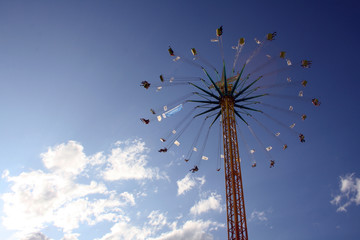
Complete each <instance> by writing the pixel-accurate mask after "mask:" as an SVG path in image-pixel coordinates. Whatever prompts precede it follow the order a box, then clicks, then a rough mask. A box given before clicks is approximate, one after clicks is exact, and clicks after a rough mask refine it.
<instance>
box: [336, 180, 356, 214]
mask: <svg viewBox="0 0 360 240" xmlns="http://www.w3.org/2000/svg"><path fill="white" fill-rule="evenodd" d="M354 175H355V173H352V174H347V175H345V176H343V177H342V176H340V186H339V188H340V189H339V190H340V194H338V195H336V196H334V198H333V199H332V200H331V201H330V203H331V204H333V205H336V206H338V208H337V210H336V211H337V212H346V211H347V209H346V208H347V207H349V206H350V205H351V204H352V203H355V204H356V205H360V178H354Z"/></svg>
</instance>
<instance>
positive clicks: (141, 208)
mask: <svg viewBox="0 0 360 240" xmlns="http://www.w3.org/2000/svg"><path fill="white" fill-rule="evenodd" d="M358 10H359V3H357V2H356V1H327V2H326V4H324V3H323V2H321V1H251V2H249V3H246V2H243V3H242V2H240V1H223V2H220V1H35V2H29V1H0V109H1V124H0V133H1V134H0V146H1V147H0V161H1V165H0V166H1V168H0V170H1V173H2V178H1V182H0V194H1V195H0V198H1V201H0V202H1V204H0V215H1V225H0V237H1V239H8V240H10V239H26V240H30V239H33V240H34V239H36V240H38V239H56V240H57V239H59V240H60V239H62V240H73V239H102V240H104V239H109V240H110V239H126V240H130V239H156V240H160V239H162V240H164V239H168V240H169V239H194V240H195V239H226V235H227V231H226V201H225V189H224V186H225V185H224V172H223V170H221V171H219V172H218V171H216V169H217V167H218V164H219V158H218V152H217V149H218V144H219V141H218V139H219V138H218V124H215V125H216V126H215V127H214V129H212V131H211V132H210V137H209V140H208V143H207V145H206V148H205V150H204V155H206V156H208V157H209V160H208V161H201V160H199V156H197V155H194V157H193V159H191V160H190V161H189V162H188V163H186V162H184V155H186V154H187V152H188V151H189V148H190V146H191V143H192V142H193V140H194V138H195V135H196V129H198V128H199V127H200V125H201V119H200V120H196V121H195V122H194V123H193V124H192V125H191V126H190V127H189V130H188V131H187V132H185V133H184V134H183V136H181V138H180V139H179V141H180V142H181V145H180V146H179V147H176V146H173V147H172V148H171V149H170V150H169V151H168V152H167V153H166V154H163V153H159V152H158V150H159V149H160V148H161V147H163V146H164V145H162V143H161V142H160V141H159V138H160V137H163V136H166V135H167V134H168V133H170V131H171V130H172V129H173V128H174V126H176V125H177V124H178V123H179V122H181V120H182V119H183V118H184V117H185V116H186V114H187V112H188V111H189V110H190V109H191V108H192V106H194V105H191V104H190V103H189V104H185V105H184V110H182V111H181V112H179V113H177V114H176V115H174V116H173V117H171V118H168V119H165V120H163V121H161V122H157V121H156V120H154V119H152V120H153V121H151V123H150V124H149V125H145V124H143V123H141V122H140V121H139V118H141V117H146V118H148V117H152V116H151V113H150V111H149V109H150V108H154V109H161V108H162V107H163V106H164V105H168V104H170V103H171V102H173V101H174V100H175V99H178V98H179V97H181V96H183V95H185V94H187V93H188V92H192V91H194V88H192V87H190V86H178V87H169V88H163V89H162V90H161V91H159V92H156V91H155V88H154V87H150V89H148V90H145V89H144V88H142V87H140V86H139V85H140V82H141V81H144V80H146V81H149V82H151V83H152V84H153V86H154V85H156V84H160V80H159V75H160V74H164V75H167V76H173V75H174V76H183V77H205V76H204V74H203V73H202V72H201V70H200V69H198V68H196V67H192V66H190V65H187V64H186V63H185V62H183V61H182V60H180V61H178V62H174V61H172V58H171V57H170V56H169V54H168V52H167V48H168V46H169V45H171V46H172V48H173V49H174V50H175V52H176V53H178V54H179V55H181V56H185V57H188V58H189V59H191V58H192V56H191V53H190V51H189V50H190V48H193V47H195V48H196V49H197V50H198V52H199V55H201V57H204V59H206V60H207V61H209V62H211V63H212V64H213V65H214V66H215V67H216V68H217V69H221V67H222V66H221V55H220V51H219V48H218V46H217V44H216V43H211V42H210V39H212V38H215V37H216V36H215V29H216V28H217V27H219V26H220V25H223V26H224V35H223V46H224V54H225V60H226V62H227V65H226V66H227V68H228V69H230V67H231V64H232V61H233V59H234V53H235V52H234V50H233V49H231V47H232V46H234V45H236V42H237V41H238V39H239V38H240V37H245V39H246V44H245V46H244V49H243V52H242V54H241V55H240V58H239V62H240V63H241V62H244V61H245V59H246V58H247V57H248V56H249V55H250V54H251V52H252V51H254V49H256V47H257V45H256V43H255V41H254V38H257V39H261V40H262V39H263V37H264V36H265V34H267V33H269V32H275V31H276V32H277V36H276V40H275V41H273V42H271V43H270V44H268V46H266V48H265V47H264V49H263V50H262V51H260V53H259V54H258V55H257V58H254V59H253V60H252V61H251V64H252V65H250V64H249V69H251V68H256V67H257V66H258V65H259V64H260V63H261V61H265V60H264V59H266V58H261V57H265V55H266V54H267V53H268V52H270V53H271V55H272V56H275V55H276V54H277V53H278V52H279V51H283V50H284V51H286V52H287V56H288V57H289V59H291V60H292V62H293V63H294V65H296V66H297V67H298V65H299V64H298V63H299V62H300V60H302V59H310V60H312V61H313V65H312V67H311V68H310V69H301V68H299V67H298V68H294V70H293V71H289V72H286V73H283V72H279V73H277V74H275V75H272V76H270V77H268V78H267V80H266V81H268V82H269V83H275V82H276V83H277V82H286V77H287V76H291V78H292V80H293V81H295V82H296V81H300V80H304V79H306V80H307V81H308V85H307V86H306V88H305V89H303V88H301V86H295V87H281V88H279V89H271V91H274V92H276V91H278V92H276V93H279V94H286V95H294V96H296V94H297V93H298V91H299V90H303V91H304V99H308V98H311V97H317V98H319V99H320V101H321V103H322V104H321V106H320V107H314V106H313V105H312V104H311V102H309V101H302V100H300V101H294V99H292V98H283V99H276V98H270V97H268V98H264V101H265V99H266V101H269V102H271V103H272V104H278V106H280V107H284V108H287V107H288V106H289V105H291V106H294V110H295V111H297V110H298V111H300V112H301V113H302V112H305V113H306V114H307V116H308V118H307V119H306V120H305V121H301V120H300V121H299V119H298V118H294V117H293V115H291V114H285V115H281V114H280V115H276V114H277V113H276V111H275V110H271V109H270V110H271V111H269V114H270V115H271V116H276V117H277V118H279V119H280V120H281V121H283V122H285V123H292V122H293V121H296V126H295V128H294V129H295V131H297V132H302V133H304V135H305V137H306V142H305V143H303V144H301V143H300V142H299V141H298V139H297V136H296V135H295V137H294V134H293V132H292V131H290V130H286V129H281V127H280V128H279V126H276V125H275V124H274V122H271V121H269V119H266V118H262V117H261V116H258V115H254V116H255V117H258V118H259V120H261V121H263V123H264V124H265V125H266V126H267V128H269V129H271V131H277V130H279V131H280V132H281V137H282V139H283V140H284V141H286V143H288V145H289V148H288V149H286V150H285V151H282V150H281V148H279V146H278V142H277V141H276V140H274V138H271V137H269V134H267V132H266V131H264V129H261V128H260V127H259V126H258V127H257V128H256V126H254V130H255V131H256V134H257V136H258V137H259V138H260V139H261V140H262V142H263V143H264V144H265V145H266V146H270V145H271V146H272V147H273V149H272V150H271V151H270V154H271V157H273V158H274V159H275V160H276V165H275V167H274V168H272V169H270V168H269V159H268V156H267V155H266V154H264V153H263V152H262V151H261V150H260V148H261V147H260V146H259V144H258V143H257V142H256V141H255V139H254V138H253V137H252V136H251V134H250V133H249V131H248V130H247V129H246V127H245V125H244V124H242V123H241V122H238V130H239V132H241V133H242V134H243V136H244V138H245V139H246V143H247V144H248V145H249V146H250V148H254V149H255V150H256V152H255V154H254V157H255V160H256V162H257V167H256V168H251V157H250V154H248V153H247V151H248V150H247V148H246V144H245V143H244V142H243V141H241V138H240V136H239V145H240V155H241V158H242V174H243V183H244V192H245V203H246V213H247V219H248V232H249V237H250V239H255V240H256V239H264V238H268V239H279V240H282V239H284V240H287V239H294V240H296V239H310V240H311V239H325V238H326V239H329V240H332V239H339V238H342V239H356V238H358V236H359V235H360V231H359V228H358V227H357V226H358V223H359V220H360V163H359V161H358V160H359V159H358V152H357V150H356V149H357V148H358V144H357V143H358V141H357V139H358V136H359V134H360V131H359V126H358V120H357V119H358V117H359V112H360V111H359V110H360V108H359V105H358V104H357V101H358V100H359V97H358V96H359V94H358V87H359V82H358V78H359V76H358V74H357V67H358V65H359V58H358V55H359V53H360V51H359V46H358V45H359V43H358V39H359V33H358V31H357V25H358V24H357V23H358V22H359V17H358V14H357V13H358ZM273 54H274V55H273ZM283 64H284V62H283ZM239 66H240V64H239ZM277 66H278V65H271V66H270V67H269V69H271V67H273V68H274V69H277ZM228 71H230V70H228ZM264 71H265V70H264ZM255 125H256V124H255ZM205 129H206V128H205ZM205 132H206V130H204V132H203V134H202V137H201V138H200V142H201V141H202V139H203V136H204V135H205ZM199 146H200V147H201V144H199ZM195 164H199V168H200V170H199V171H198V172H197V173H194V174H190V172H189V169H190V168H192V167H193V166H194V165H195ZM221 164H222V163H221Z"/></svg>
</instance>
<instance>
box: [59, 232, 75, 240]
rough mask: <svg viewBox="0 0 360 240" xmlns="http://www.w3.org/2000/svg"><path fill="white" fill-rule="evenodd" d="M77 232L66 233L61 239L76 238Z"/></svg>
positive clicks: (72, 239) (73, 239)
mask: <svg viewBox="0 0 360 240" xmlns="http://www.w3.org/2000/svg"><path fill="white" fill-rule="evenodd" d="M79 236H80V234H79V233H67V234H65V236H64V237H63V238H62V239H61V240H78V237H79Z"/></svg>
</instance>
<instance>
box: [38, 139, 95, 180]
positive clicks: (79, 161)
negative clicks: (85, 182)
mask: <svg viewBox="0 0 360 240" xmlns="http://www.w3.org/2000/svg"><path fill="white" fill-rule="evenodd" d="M83 149H84V148H83V146H81V144H79V143H77V142H75V141H69V142H68V143H67V144H64V143H63V144H60V145H57V146H55V147H53V148H49V149H48V151H47V152H46V153H42V154H41V157H42V161H43V163H44V165H45V167H46V168H47V169H49V170H51V171H54V172H55V171H59V172H61V173H65V174H71V175H78V174H79V173H80V172H82V171H83V170H84V168H85V166H86V165H87V163H88V161H89V160H88V158H87V157H86V155H85V154H84V152H83Z"/></svg>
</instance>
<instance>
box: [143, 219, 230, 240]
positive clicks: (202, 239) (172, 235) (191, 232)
mask: <svg viewBox="0 0 360 240" xmlns="http://www.w3.org/2000/svg"><path fill="white" fill-rule="evenodd" d="M218 227H224V225H223V224H218V223H216V222H211V221H203V220H197V221H194V220H189V221H187V222H185V223H184V225H183V226H182V227H181V228H176V227H175V228H174V229H172V230H171V231H170V232H166V233H163V234H161V235H160V236H159V237H155V238H148V239H149V240H212V239H214V238H213V236H212V235H211V234H210V233H209V232H210V231H211V230H216V229H217V228H218Z"/></svg>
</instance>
